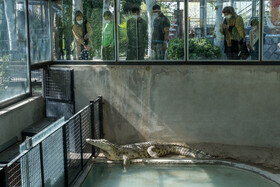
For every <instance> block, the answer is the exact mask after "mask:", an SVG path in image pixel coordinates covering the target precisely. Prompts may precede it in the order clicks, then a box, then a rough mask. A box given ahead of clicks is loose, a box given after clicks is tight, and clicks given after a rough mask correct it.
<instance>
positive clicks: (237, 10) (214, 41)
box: [188, 0, 259, 60]
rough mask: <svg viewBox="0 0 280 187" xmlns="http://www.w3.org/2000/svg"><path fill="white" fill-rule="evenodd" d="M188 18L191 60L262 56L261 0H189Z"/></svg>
mask: <svg viewBox="0 0 280 187" xmlns="http://www.w3.org/2000/svg"><path fill="white" fill-rule="evenodd" d="M188 19H189V23H188V24H189V46H188V51H189V54H188V57H189V59H190V60H258V59H259V52H258V51H259V50H258V49H259V40H258V39H259V24H258V20H259V0H252V1H240V0H238V1H237V0H229V1H222V0H215V1H212V0H198V1H191V0H190V1H189V3H188ZM253 20H254V21H253ZM252 21H253V22H254V24H253V26H252V25H251V22H252Z"/></svg>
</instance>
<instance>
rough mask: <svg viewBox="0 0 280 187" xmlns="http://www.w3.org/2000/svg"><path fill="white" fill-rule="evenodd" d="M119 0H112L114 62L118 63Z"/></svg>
mask: <svg viewBox="0 0 280 187" xmlns="http://www.w3.org/2000/svg"><path fill="white" fill-rule="evenodd" d="M117 1H119V0H114V18H115V23H114V25H115V27H114V29H115V62H116V64H118V60H119V59H118V56H119V50H118V49H119V46H118V16H117V15H118V3H117Z"/></svg>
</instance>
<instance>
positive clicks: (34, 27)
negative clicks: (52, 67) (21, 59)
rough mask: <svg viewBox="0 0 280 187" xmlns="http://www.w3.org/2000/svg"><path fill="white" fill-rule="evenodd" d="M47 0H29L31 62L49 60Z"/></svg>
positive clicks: (49, 42) (49, 43)
mask: <svg viewBox="0 0 280 187" xmlns="http://www.w3.org/2000/svg"><path fill="white" fill-rule="evenodd" d="M48 3H49V2H48V0H29V1H28V11H29V33H30V56H31V64H35V63H38V62H42V61H47V60H51V50H50V49H51V47H50V46H51V41H50V39H49V38H50V21H49V4H48Z"/></svg>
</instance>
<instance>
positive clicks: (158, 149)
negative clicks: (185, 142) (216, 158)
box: [147, 145, 211, 159]
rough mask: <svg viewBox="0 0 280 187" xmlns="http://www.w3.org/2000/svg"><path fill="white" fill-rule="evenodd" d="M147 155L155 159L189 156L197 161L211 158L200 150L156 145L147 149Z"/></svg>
mask: <svg viewBox="0 0 280 187" xmlns="http://www.w3.org/2000/svg"><path fill="white" fill-rule="evenodd" d="M147 151H148V153H149V154H150V156H151V157H153V158H157V157H160V156H165V155H168V154H172V153H173V154H178V155H183V156H189V157H193V158H199V159H209V158H211V156H210V155H209V154H207V153H205V152H203V151H201V150H197V149H191V148H189V147H184V146H176V145H156V146H150V147H149V148H148V150H147Z"/></svg>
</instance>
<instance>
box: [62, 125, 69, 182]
mask: <svg viewBox="0 0 280 187" xmlns="http://www.w3.org/2000/svg"><path fill="white" fill-rule="evenodd" d="M66 125H68V123H65V124H64V126H63V127H62V136H63V157H64V186H65V187H68V186H69V183H68V166H67V165H68V158H67V138H66Z"/></svg>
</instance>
